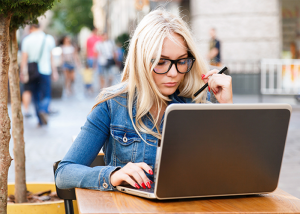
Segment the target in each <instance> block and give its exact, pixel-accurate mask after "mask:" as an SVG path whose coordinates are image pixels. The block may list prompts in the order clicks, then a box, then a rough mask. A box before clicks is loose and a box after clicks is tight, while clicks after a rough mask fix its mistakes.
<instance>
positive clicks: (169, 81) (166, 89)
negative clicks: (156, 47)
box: [152, 33, 188, 96]
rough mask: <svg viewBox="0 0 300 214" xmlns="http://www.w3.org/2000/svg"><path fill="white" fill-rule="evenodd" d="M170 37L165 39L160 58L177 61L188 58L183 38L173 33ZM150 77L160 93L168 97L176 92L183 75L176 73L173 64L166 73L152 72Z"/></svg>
mask: <svg viewBox="0 0 300 214" xmlns="http://www.w3.org/2000/svg"><path fill="white" fill-rule="evenodd" d="M172 37H173V38H172V39H169V38H168V37H167V38H165V40H164V42H163V46H162V52H161V56H160V58H163V59H171V60H177V59H182V58H186V57H188V52H187V48H186V43H185V42H184V40H183V38H182V37H181V36H180V35H178V34H175V33H173V34H172ZM174 40H175V41H174ZM152 75H153V78H154V81H155V84H156V85H157V87H158V89H159V90H160V92H161V93H162V94H163V95H165V96H169V95H171V94H173V93H174V92H175V91H176V89H177V88H178V86H179V84H180V82H181V81H182V80H183V78H184V75H185V74H181V73H178V72H177V70H176V67H175V64H173V65H172V67H171V68H170V70H169V71H168V72H167V73H165V74H157V73H155V72H154V71H152Z"/></svg>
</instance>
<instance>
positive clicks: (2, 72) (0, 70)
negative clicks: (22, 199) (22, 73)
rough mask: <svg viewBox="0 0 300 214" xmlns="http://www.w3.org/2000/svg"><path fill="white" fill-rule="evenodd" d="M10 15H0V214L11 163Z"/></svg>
mask: <svg viewBox="0 0 300 214" xmlns="http://www.w3.org/2000/svg"><path fill="white" fill-rule="evenodd" d="M10 18H11V14H8V15H7V16H4V15H3V14H1V15H0V213H1V214H6V208H7V174H8V168H9V166H10V163H11V157H10V154H9V141H10V119H9V116H8V111H7V97H8V67H9V55H8V45H9V24H10Z"/></svg>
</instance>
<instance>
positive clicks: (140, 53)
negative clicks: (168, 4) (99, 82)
mask: <svg viewBox="0 0 300 214" xmlns="http://www.w3.org/2000/svg"><path fill="white" fill-rule="evenodd" d="M217 72H218V71H217V70H212V71H207V67H206V65H205V63H204V61H203V60H202V58H201V57H200V56H199V54H198V53H197V50H196V44H195V42H194V41H193V39H192V36H191V33H190V31H189V29H188V27H187V25H186V23H184V22H183V21H182V19H181V18H179V17H176V16H173V15H172V14H170V13H168V12H166V11H163V10H155V11H153V12H151V13H149V14H148V15H146V16H145V17H144V18H143V20H142V21H141V22H140V24H139V25H138V27H137V29H136V30H135V33H134V35H133V37H132V39H131V42H130V47H129V52H128V57H127V59H126V63H125V68H124V71H123V76H122V82H121V83H120V84H119V85H116V86H114V87H110V88H107V89H105V90H103V91H102V92H101V93H100V95H99V101H98V103H97V104H96V105H95V106H94V107H93V110H92V112H91V113H90V114H89V116H88V118H87V121H86V123H85V125H84V126H83V127H82V130H81V132H80V134H79V135H78V137H77V138H76V140H75V141H74V143H73V145H72V146H71V148H70V150H69V151H68V153H67V154H66V156H65V157H64V159H63V160H62V161H61V163H60V164H59V166H58V169H57V171H56V175H55V177H56V184H57V186H58V187H59V188H73V187H80V188H89V189H97V190H103V191H105V190H115V186H118V185H120V184H122V183H128V184H130V185H131V186H133V187H135V188H151V183H152V181H153V179H154V173H155V160H156V148H157V143H158V139H160V138H161V132H162V124H163V117H164V111H165V109H166V107H167V106H168V105H170V104H172V103H192V102H194V103H199V104H200V103H206V102H208V101H209V100H210V93H209V92H202V93H201V94H199V95H198V96H197V97H194V96H193V94H194V93H195V92H196V91H197V90H198V89H200V88H201V86H203V85H204V84H205V83H207V82H208V85H209V87H210V89H209V90H210V91H211V92H213V93H214V94H215V95H214V96H215V97H216V98H217V100H218V102H220V103H232V85H231V78H230V77H229V76H226V75H221V74H217ZM203 134H205V133H203ZM101 148H102V149H103V152H104V153H105V158H104V161H105V164H106V166H98V167H93V168H90V167H88V166H89V165H90V164H91V163H92V161H93V160H94V159H95V157H96V156H97V154H98V152H99V151H100V149H101Z"/></svg>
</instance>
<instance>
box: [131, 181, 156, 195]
mask: <svg viewBox="0 0 300 214" xmlns="http://www.w3.org/2000/svg"><path fill="white" fill-rule="evenodd" d="M154 187H155V183H153V184H151V189H148V188H146V189H144V188H143V187H141V188H140V189H137V188H134V187H132V186H127V188H130V189H135V190H139V191H142V192H147V193H154Z"/></svg>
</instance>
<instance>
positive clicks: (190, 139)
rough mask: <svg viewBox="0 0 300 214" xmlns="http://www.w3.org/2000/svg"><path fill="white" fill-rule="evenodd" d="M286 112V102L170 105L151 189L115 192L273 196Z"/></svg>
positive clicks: (162, 196) (287, 117) (158, 196)
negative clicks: (269, 194) (262, 194)
mask: <svg viewBox="0 0 300 214" xmlns="http://www.w3.org/2000/svg"><path fill="white" fill-rule="evenodd" d="M291 111H292V107H291V106H290V105H288V104H202V105H197V104H172V105H170V106H168V107H167V109H166V112H165V120H164V126H163V133H162V141H161V143H160V145H158V146H160V147H161V148H160V149H161V152H160V154H159V156H158V158H159V160H158V170H157V172H156V173H157V174H156V178H155V182H154V185H152V186H153V188H152V189H135V188H131V187H125V186H118V187H117V189H118V190H119V191H122V192H125V193H129V194H133V195H137V196H141V197H145V198H156V199H177V198H196V197H212V196H228V195H248V194H260V193H270V192H273V191H274V190H275V189H276V188H277V185H278V179H279V174H280V168H281V163H282V157H283V152H284V146H285V141H286V137H287V131H288V126H289V120H290V115H291Z"/></svg>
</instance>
